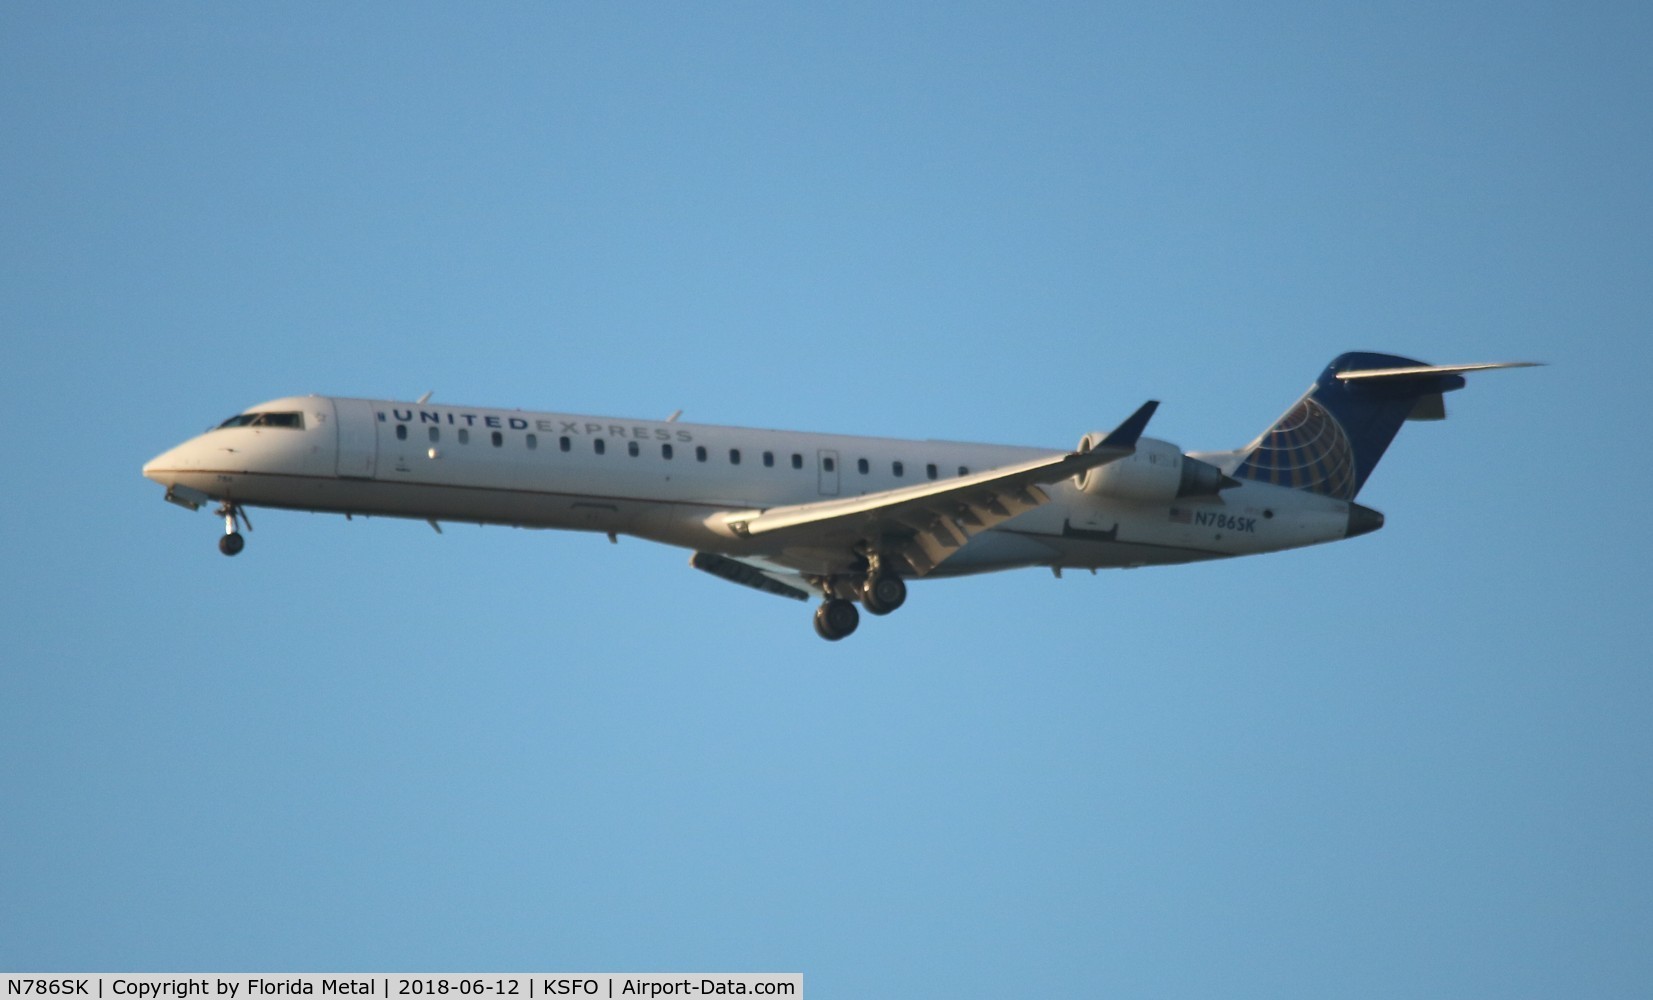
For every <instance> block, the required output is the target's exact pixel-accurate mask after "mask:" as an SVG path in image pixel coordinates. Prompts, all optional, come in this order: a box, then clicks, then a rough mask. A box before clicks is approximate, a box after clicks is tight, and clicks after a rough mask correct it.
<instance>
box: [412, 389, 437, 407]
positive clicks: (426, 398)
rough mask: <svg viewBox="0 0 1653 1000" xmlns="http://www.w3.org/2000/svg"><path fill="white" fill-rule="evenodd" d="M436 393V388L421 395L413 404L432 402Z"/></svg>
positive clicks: (419, 404)
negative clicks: (431, 399)
mask: <svg viewBox="0 0 1653 1000" xmlns="http://www.w3.org/2000/svg"><path fill="white" fill-rule="evenodd" d="M434 395H436V390H435V389H432V390H431V391H430V392H427V393H425V394H424V395H423V396H420V397H419V398H418V399H416V400H414V402H413V405H414V406H424V405H425V404H426V403H428V402H430V398H431V397H432V396H434Z"/></svg>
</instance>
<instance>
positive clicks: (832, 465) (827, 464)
mask: <svg viewBox="0 0 1653 1000" xmlns="http://www.w3.org/2000/svg"><path fill="white" fill-rule="evenodd" d="M837 467H838V463H837V462H834V461H833V460H832V459H830V458H823V459H821V468H823V469H825V470H827V471H828V472H831V471H832V470H833V469H836V468H837Z"/></svg>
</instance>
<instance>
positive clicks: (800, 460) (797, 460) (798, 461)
mask: <svg viewBox="0 0 1653 1000" xmlns="http://www.w3.org/2000/svg"><path fill="white" fill-rule="evenodd" d="M792 467H793V468H794V469H801V468H803V467H804V457H803V456H802V455H800V454H798V453H797V452H793V453H792Z"/></svg>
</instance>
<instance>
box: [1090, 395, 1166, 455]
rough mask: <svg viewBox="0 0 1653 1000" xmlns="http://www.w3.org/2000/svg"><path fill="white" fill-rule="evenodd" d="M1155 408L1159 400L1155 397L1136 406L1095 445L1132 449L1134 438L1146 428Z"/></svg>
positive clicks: (1134, 445)
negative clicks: (1132, 411) (1133, 411)
mask: <svg viewBox="0 0 1653 1000" xmlns="http://www.w3.org/2000/svg"><path fill="white" fill-rule="evenodd" d="M1157 409H1159V400H1157V399H1150V400H1148V401H1147V402H1146V403H1143V404H1142V405H1141V406H1139V407H1137V408H1136V412H1135V413H1133V414H1131V415H1130V416H1128V417H1126V418H1125V422H1124V423H1122V424H1120V425H1119V426H1118V427H1115V428H1114V429H1113V432H1112V433H1110V434H1109V435H1108V436H1107V437H1105V438H1103V439H1102V442H1101V443H1100V444H1098V445H1097V447H1098V448H1124V449H1127V450H1129V449H1134V448H1135V447H1136V439H1137V438H1139V437H1141V436H1142V432H1143V431H1145V430H1147V429H1148V421H1149V420H1151V419H1152V418H1153V416H1154V411H1155V410H1157Z"/></svg>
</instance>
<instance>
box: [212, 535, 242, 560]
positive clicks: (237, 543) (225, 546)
mask: <svg viewBox="0 0 1653 1000" xmlns="http://www.w3.org/2000/svg"><path fill="white" fill-rule="evenodd" d="M246 547H247V540H246V539H245V538H242V537H241V533H240V532H238V531H232V532H230V533H229V534H227V535H225V536H224V537H223V538H220V539H219V540H218V551H220V552H222V553H224V554H225V555H227V556H233V555H235V554H236V553H238V552H240V551H241V550H242V549H244V548H246Z"/></svg>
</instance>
